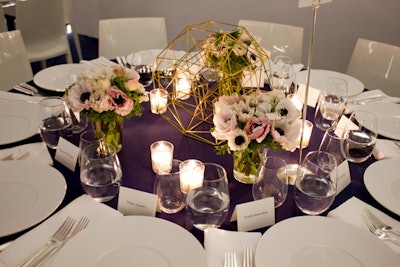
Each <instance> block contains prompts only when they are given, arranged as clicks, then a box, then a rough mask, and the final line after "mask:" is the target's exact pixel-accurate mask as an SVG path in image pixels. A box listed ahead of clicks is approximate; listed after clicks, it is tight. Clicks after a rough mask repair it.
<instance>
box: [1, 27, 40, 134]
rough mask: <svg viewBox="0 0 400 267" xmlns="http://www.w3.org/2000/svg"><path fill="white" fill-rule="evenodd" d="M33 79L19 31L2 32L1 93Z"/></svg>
mask: <svg viewBox="0 0 400 267" xmlns="http://www.w3.org/2000/svg"><path fill="white" fill-rule="evenodd" d="M32 79H33V73H32V68H31V64H30V62H29V59H28V55H27V53H26V49H25V45H24V42H23V40H22V37H21V33H20V32H19V31H18V30H16V31H7V32H1V33H0V91H8V90H10V89H12V87H13V86H14V85H16V84H18V83H22V82H28V81H31V80H32ZM3 127H4V126H3Z"/></svg>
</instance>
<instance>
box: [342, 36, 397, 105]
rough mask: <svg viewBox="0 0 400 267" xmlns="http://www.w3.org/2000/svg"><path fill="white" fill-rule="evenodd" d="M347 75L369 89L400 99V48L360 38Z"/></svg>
mask: <svg viewBox="0 0 400 267" xmlns="http://www.w3.org/2000/svg"><path fill="white" fill-rule="evenodd" d="M347 74H348V75H351V76H353V77H355V78H357V79H359V80H360V81H361V82H363V83H364V86H365V87H366V88H367V89H371V90H372V89H380V90H381V91H382V92H384V93H386V94H388V95H390V96H397V97H400V47H398V46H394V45H390V44H386V43H381V42H376V41H372V40H367V39H363V38H359V39H358V40H357V43H356V45H355V47H354V50H353V54H352V56H351V59H350V62H349V65H348V67H347Z"/></svg>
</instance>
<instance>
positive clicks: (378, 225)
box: [364, 209, 400, 237]
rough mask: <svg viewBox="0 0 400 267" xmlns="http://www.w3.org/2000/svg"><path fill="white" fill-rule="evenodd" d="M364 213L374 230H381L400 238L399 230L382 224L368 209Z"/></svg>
mask: <svg viewBox="0 0 400 267" xmlns="http://www.w3.org/2000/svg"><path fill="white" fill-rule="evenodd" d="M364 213H365V215H366V216H367V218H368V219H369V220H370V221H371V222H372V224H374V225H375V226H376V228H378V229H381V230H382V231H384V232H389V233H392V234H395V235H397V236H399V237H400V230H398V229H394V228H393V227H391V226H390V225H387V224H385V223H384V222H382V221H381V220H380V219H379V218H378V217H376V215H375V214H373V213H372V212H371V211H370V210H369V209H364Z"/></svg>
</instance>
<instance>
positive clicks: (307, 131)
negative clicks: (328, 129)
mask: <svg viewBox="0 0 400 267" xmlns="http://www.w3.org/2000/svg"><path fill="white" fill-rule="evenodd" d="M312 130H313V124H312V122H311V121H307V120H306V121H305V122H304V129H303V131H304V135H303V144H302V146H301V147H302V148H306V147H308V144H309V143H310V138H311V133H312ZM301 134H302V131H300V134H299V136H298V137H297V140H296V147H297V148H300V141H301Z"/></svg>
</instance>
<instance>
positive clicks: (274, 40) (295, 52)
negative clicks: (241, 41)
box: [239, 19, 304, 63]
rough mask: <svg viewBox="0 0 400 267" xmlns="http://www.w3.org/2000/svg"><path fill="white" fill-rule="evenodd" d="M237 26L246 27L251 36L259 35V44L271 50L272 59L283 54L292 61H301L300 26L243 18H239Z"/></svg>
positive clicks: (301, 41) (301, 42)
mask: <svg viewBox="0 0 400 267" xmlns="http://www.w3.org/2000/svg"><path fill="white" fill-rule="evenodd" d="M239 26H242V27H244V28H246V29H247V31H248V32H250V34H252V35H253V36H258V37H261V43H260V45H261V46H262V47H264V48H265V49H267V50H269V51H270V52H271V58H272V59H274V58H275V57H276V56H279V55H285V56H290V57H291V58H292V59H293V63H301V62H302V53H303V35H304V29H303V28H302V27H297V26H292V25H285V24H277V23H271V22H265V21H256V20H244V19H241V20H239Z"/></svg>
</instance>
